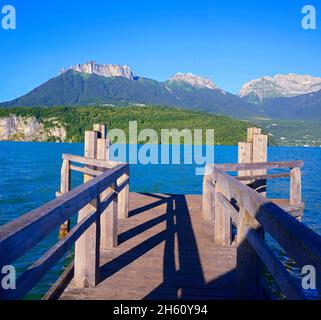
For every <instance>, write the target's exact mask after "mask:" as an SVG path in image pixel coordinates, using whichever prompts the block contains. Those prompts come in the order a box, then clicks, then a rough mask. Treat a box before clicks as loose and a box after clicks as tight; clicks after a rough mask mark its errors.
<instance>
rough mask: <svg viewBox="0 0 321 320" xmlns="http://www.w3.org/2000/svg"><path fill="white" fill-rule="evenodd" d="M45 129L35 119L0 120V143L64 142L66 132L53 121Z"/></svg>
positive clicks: (9, 118)
mask: <svg viewBox="0 0 321 320" xmlns="http://www.w3.org/2000/svg"><path fill="white" fill-rule="evenodd" d="M47 121H48V122H50V124H51V125H50V127H47V126H46V127H45V125H44V124H43V123H40V122H39V121H38V120H37V119H36V118H35V117H17V116H14V115H13V116H10V117H6V118H0V141H39V142H41V141H59V142H63V141H66V130H65V128H63V127H61V126H60V125H59V124H58V123H57V122H55V120H53V119H47Z"/></svg>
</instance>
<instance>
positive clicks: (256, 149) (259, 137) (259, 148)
mask: <svg viewBox="0 0 321 320" xmlns="http://www.w3.org/2000/svg"><path fill="white" fill-rule="evenodd" d="M267 147H268V136H267V135H264V134H254V136H253V162H267V160H268V157H267ZM266 173H267V170H255V171H253V175H265V174H266ZM253 189H255V190H257V191H258V192H259V193H260V194H261V195H262V196H264V197H266V180H258V181H256V182H255V184H254V186H253Z"/></svg>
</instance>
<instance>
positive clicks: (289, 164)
mask: <svg viewBox="0 0 321 320" xmlns="http://www.w3.org/2000/svg"><path fill="white" fill-rule="evenodd" d="M303 165H304V163H303V161H301V160H295V161H286V162H256V163H228V164H213V165H208V170H209V171H213V168H214V167H215V168H217V169H219V170H221V171H245V170H263V169H266V170H269V169H292V168H302V167H303Z"/></svg>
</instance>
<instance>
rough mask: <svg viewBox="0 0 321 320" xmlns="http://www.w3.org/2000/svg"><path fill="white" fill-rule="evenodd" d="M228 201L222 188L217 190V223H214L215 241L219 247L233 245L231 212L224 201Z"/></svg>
mask: <svg viewBox="0 0 321 320" xmlns="http://www.w3.org/2000/svg"><path fill="white" fill-rule="evenodd" d="M225 200H226V201H227V199H225V197H224V196H223V194H222V193H221V192H220V188H219V187H216V189H215V214H216V216H215V223H214V241H215V244H217V245H222V246H230V245H231V243H232V223H231V216H230V213H229V210H228V209H227V208H226V205H225V203H224V201H225Z"/></svg>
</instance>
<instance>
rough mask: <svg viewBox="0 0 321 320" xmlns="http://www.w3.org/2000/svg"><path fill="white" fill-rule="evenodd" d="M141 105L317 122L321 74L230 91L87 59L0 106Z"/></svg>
mask: <svg viewBox="0 0 321 320" xmlns="http://www.w3.org/2000/svg"><path fill="white" fill-rule="evenodd" d="M145 104H148V105H151V104H152V105H165V106H175V107H182V108H186V109H193V110H201V111H206V112H209V113H213V114H219V115H227V116H232V117H235V118H241V119H249V118H251V117H269V118H279V119H302V120H303V119H313V120H316V119H319V120H321V78H317V77H312V76H309V75H295V74H286V75H276V76H274V77H263V78H260V79H256V80H252V81H250V82H248V83H246V84H245V85H244V86H243V87H242V89H241V90H240V92H239V94H238V95H234V94H231V93H229V92H227V91H224V90H223V89H221V88H219V87H218V86H217V85H216V84H215V83H214V82H213V81H211V80H210V79H205V78H202V77H200V76H196V75H194V74H192V73H187V74H183V73H178V74H176V75H174V76H173V77H171V78H169V79H168V80H167V81H165V82H158V81H156V80H153V79H148V78H144V77H141V76H138V75H137V74H135V73H133V72H132V70H131V69H130V68H129V67H128V66H119V65H111V64H102V65H101V64H98V63H96V62H95V61H90V62H88V63H85V64H77V65H75V66H72V67H70V68H67V69H63V70H62V71H61V73H60V75H58V76H57V77H54V78H52V79H50V80H48V81H47V82H46V83H44V84H42V85H40V86H39V87H37V88H35V89H34V90H32V91H31V92H29V93H27V94H26V95H24V96H22V97H19V98H17V99H14V100H12V101H8V102H4V103H1V104H0V107H18V106H25V107H29V106H47V107H51V106H57V105H59V106H64V105H68V106H73V105H75V106H77V105H82V106H85V105H115V106H121V105H122V106H123V105H145Z"/></svg>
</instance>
